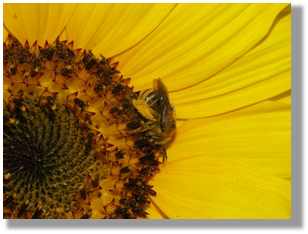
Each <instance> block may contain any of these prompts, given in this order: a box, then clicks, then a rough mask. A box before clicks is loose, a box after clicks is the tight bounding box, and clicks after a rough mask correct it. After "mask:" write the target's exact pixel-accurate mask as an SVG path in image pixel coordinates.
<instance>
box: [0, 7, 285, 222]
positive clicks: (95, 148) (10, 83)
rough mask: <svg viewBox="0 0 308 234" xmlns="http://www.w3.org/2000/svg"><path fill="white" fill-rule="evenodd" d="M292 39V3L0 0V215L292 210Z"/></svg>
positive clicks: (248, 214)
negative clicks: (153, 122) (160, 97)
mask: <svg viewBox="0 0 308 234" xmlns="http://www.w3.org/2000/svg"><path fill="white" fill-rule="evenodd" d="M55 19H56V20H55ZM290 41H291V7H290V5H289V4H4V42H5V44H4V68H3V69H4V76H3V77H4V78H3V79H4V84H3V88H4V95H3V98H4V107H3V115H4V172H3V173H4V214H5V217H7V218H95V219H99V218H144V217H148V218H152V219H153V218H154V219H155V218H174V219H175V218H180V219H183V218H190V219H193V218H197V219H200V218H209V219H221V218H223V219H224V218H228V219H239V218H244V219H247V218H250V219H259V218H260V219H277V218H281V219H289V218H291V121H290V120H291V72H290V71H291V62H290V61H291V52H290V50H291V46H290V44H291V43H290ZM80 48H82V49H80ZM158 78H161V79H162V80H163V81H164V83H165V84H166V86H167V87H168V90H169V97H170V99H171V100H172V102H173V104H174V106H175V109H176V115H177V118H178V119H177V130H176V133H175V134H174V136H173V139H172V140H171V141H169V142H168V143H167V144H166V147H167V153H168V160H167V161H166V162H164V163H162V159H161V158H162V157H163V155H164V152H163V151H164V150H163V147H162V145H160V144H156V143H155V142H154V141H153V138H151V137H148V136H146V134H144V133H145V132H147V131H139V130H138V129H140V127H142V126H144V125H147V124H148V119H146V118H144V117H145V116H144V115H142V114H141V113H140V111H137V109H136V108H135V106H134V104H133V100H136V99H138V94H139V92H138V91H140V90H145V89H149V88H152V86H153V85H152V83H153V80H154V79H158ZM136 129H137V130H136Z"/></svg>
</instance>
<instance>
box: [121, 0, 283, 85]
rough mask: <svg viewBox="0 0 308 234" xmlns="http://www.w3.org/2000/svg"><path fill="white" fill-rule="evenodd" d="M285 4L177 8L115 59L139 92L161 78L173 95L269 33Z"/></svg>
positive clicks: (211, 5)
mask: <svg viewBox="0 0 308 234" xmlns="http://www.w3.org/2000/svg"><path fill="white" fill-rule="evenodd" d="M286 6H287V4H269V5H268V4H252V5H250V4H183V5H182V4H179V5H177V6H176V8H175V9H174V10H173V11H172V12H171V14H170V15H169V16H168V17H167V19H166V20H165V21H164V22H163V23H162V24H161V25H160V26H159V27H158V28H157V29H156V30H155V31H154V32H153V33H152V34H150V35H149V36H148V37H147V38H146V39H145V40H144V41H142V42H141V43H140V44H138V45H137V46H135V47H134V48H132V49H130V50H129V51H127V52H125V53H123V54H121V55H120V56H118V57H116V58H115V60H118V61H120V64H119V67H118V68H119V70H120V71H121V72H122V73H123V74H125V76H127V77H133V79H132V84H133V85H134V86H135V87H136V88H137V89H138V90H139V89H145V88H148V87H150V86H151V83H152V80H153V79H154V78H157V77H161V78H162V79H163V80H164V81H165V83H166V85H167V86H168V87H169V90H170V91H174V90H179V89H182V88H185V87H189V86H192V85H194V84H197V83H199V82H201V81H203V80H205V79H207V78H209V77H211V76H212V75H214V74H216V73H217V72H219V71H220V70H222V69H223V68H225V67H226V66H228V65H230V64H231V63H233V62H234V61H235V60H236V59H238V58H239V57H241V56H242V55H243V54H245V53H246V52H247V51H249V50H250V49H251V48H252V47H253V46H255V45H256V44H257V43H258V42H259V41H260V40H261V39H262V38H263V37H264V36H265V35H266V34H267V32H268V31H269V29H270V27H271V25H272V23H273V21H274V19H275V18H276V16H277V15H278V13H279V12H280V11H281V10H282V9H283V8H285V7H286Z"/></svg>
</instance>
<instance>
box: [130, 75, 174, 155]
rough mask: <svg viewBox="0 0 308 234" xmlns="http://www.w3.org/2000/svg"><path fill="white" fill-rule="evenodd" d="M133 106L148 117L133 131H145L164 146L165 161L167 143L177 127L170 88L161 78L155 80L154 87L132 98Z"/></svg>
mask: <svg viewBox="0 0 308 234" xmlns="http://www.w3.org/2000/svg"><path fill="white" fill-rule="evenodd" d="M132 103H133V106H134V107H135V108H136V109H137V111H138V112H139V113H140V114H141V115H142V116H143V117H144V118H145V119H146V122H145V123H144V124H139V125H138V127H137V128H136V129H134V130H133V132H145V135H146V136H148V137H151V138H152V139H153V141H154V143H155V144H157V145H162V146H163V161H164V160H165V158H167V153H166V148H165V144H166V143H167V142H168V141H169V140H170V139H171V137H172V135H173V134H174V132H175V129H176V116H175V108H174V106H173V104H172V103H171V102H170V99H169V94H168V89H167V87H166V86H165V84H164V83H163V81H162V80H161V79H160V78H159V79H155V80H154V81H153V88H150V89H147V90H144V91H142V92H140V94H139V96H138V99H133V100H132Z"/></svg>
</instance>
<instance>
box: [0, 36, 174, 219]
mask: <svg viewBox="0 0 308 234" xmlns="http://www.w3.org/2000/svg"><path fill="white" fill-rule="evenodd" d="M3 60H4V64H3V65H4V102H5V105H4V109H3V115H4V144H3V145H4V150H3V157H4V168H3V173H4V203H3V204H4V217H6V218H137V217H146V216H147V214H148V213H147V212H146V211H145V210H146V207H147V205H148V204H150V201H149V196H150V195H153V196H154V195H156V192H155V191H154V190H153V189H152V187H153V186H151V185H149V184H148V181H149V180H150V179H151V177H152V176H154V174H155V173H156V172H157V171H158V166H159V164H160V161H159V158H160V157H162V156H163V155H164V147H163V144H164V143H165V142H166V141H167V140H169V139H170V136H171V135H170V134H169V132H170V131H171V130H170V128H169V130H168V131H166V130H164V129H163V128H162V127H157V126H159V125H158V122H160V121H161V122H163V120H161V116H160V115H159V114H158V113H157V110H156V112H155V110H153V108H152V107H151V106H150V104H149V103H152V102H153V103H154V102H155V101H157V100H156V99H157V98H156V96H155V98H156V99H155V98H153V99H151V98H149V97H150V95H148V96H147V99H149V100H148V103H143V100H139V98H138V97H139V92H133V89H132V88H130V87H129V86H128V85H127V84H128V82H129V80H130V79H123V77H122V76H121V74H120V73H119V71H117V69H116V65H117V63H114V64H110V59H105V58H104V57H103V56H101V58H100V59H98V58H96V57H95V56H94V55H93V54H92V52H91V51H89V52H86V51H83V52H82V51H81V50H79V49H78V50H74V49H73V43H69V44H66V42H60V41H59V40H57V41H56V42H55V43H54V44H48V43H46V44H45V46H44V48H42V47H38V48H37V46H36V44H34V45H33V46H32V47H30V46H29V45H28V44H27V43H26V45H25V46H22V45H21V44H20V43H19V42H18V41H17V40H16V39H13V38H11V37H9V42H8V43H7V44H5V46H4V57H3ZM148 92H149V93H150V91H148ZM153 92H154V91H152V92H151V95H152V96H153V97H154V95H153ZM164 95H166V93H164ZM167 103H168V105H169V101H168V102H167ZM156 105H157V106H159V105H158V104H156ZM141 108H143V109H146V111H141ZM170 108H171V107H170ZM145 113H147V114H145ZM169 114H170V116H171V115H172V113H169ZM149 115H150V117H148V116H149ZM170 116H167V115H166V116H164V119H166V118H167V120H168V118H170ZM174 121H175V120H174V119H172V125H168V123H166V124H167V125H168V126H171V128H172V131H173V130H174V128H175V122H174ZM167 122H168V121H167Z"/></svg>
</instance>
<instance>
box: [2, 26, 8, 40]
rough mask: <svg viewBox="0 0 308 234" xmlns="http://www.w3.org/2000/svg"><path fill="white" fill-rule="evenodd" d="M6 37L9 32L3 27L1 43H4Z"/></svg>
mask: <svg viewBox="0 0 308 234" xmlns="http://www.w3.org/2000/svg"><path fill="white" fill-rule="evenodd" d="M8 35H9V32H8V31H7V30H6V28H5V27H3V42H5V41H6V39H7V36H8Z"/></svg>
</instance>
